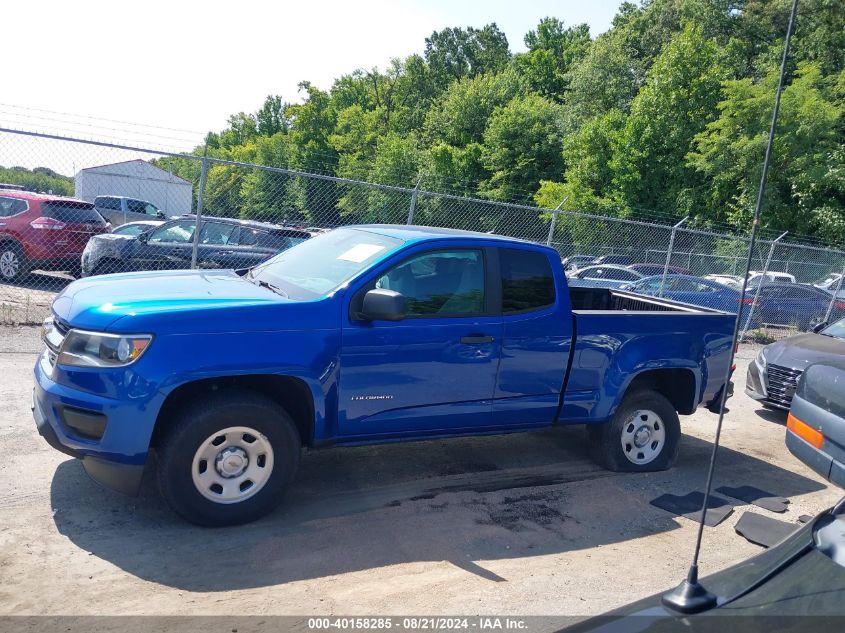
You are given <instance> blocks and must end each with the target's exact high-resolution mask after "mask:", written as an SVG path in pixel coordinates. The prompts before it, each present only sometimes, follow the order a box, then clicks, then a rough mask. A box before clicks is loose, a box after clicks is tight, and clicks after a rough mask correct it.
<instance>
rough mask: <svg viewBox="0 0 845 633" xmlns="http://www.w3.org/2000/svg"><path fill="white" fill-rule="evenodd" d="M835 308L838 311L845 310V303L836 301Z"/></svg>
mask: <svg viewBox="0 0 845 633" xmlns="http://www.w3.org/2000/svg"><path fill="white" fill-rule="evenodd" d="M833 307H834V308H836V309H837V310H845V301H834V302H833Z"/></svg>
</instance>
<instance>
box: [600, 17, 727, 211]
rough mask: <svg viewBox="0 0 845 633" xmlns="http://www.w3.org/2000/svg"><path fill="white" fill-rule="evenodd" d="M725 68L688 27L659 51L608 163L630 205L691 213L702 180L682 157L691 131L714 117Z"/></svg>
mask: <svg viewBox="0 0 845 633" xmlns="http://www.w3.org/2000/svg"><path fill="white" fill-rule="evenodd" d="M726 76H727V72H726V71H725V69H724V68H723V67H722V66H721V64H720V60H719V47H718V46H717V45H716V43H715V42H714V41H713V40H712V39H707V38H705V37H704V35H703V33H702V29H701V28H700V27H697V26H692V25H690V26H688V27H687V28H685V29H684V31H683V32H682V33H679V34H678V35H676V36H675V37H674V38H673V39H672V41H671V42H670V43H669V45H668V46H666V48H665V49H664V50H663V52H661V53H660V55H659V56H658V57H657V59H656V60H655V62H654V64H653V66H652V67H651V70H650V71H649V74H648V78H647V81H646V85H645V86H643V88H642V90H640V92H639V94H638V95H637V97H636V98H635V99H634V102H633V104H632V105H631V114H630V115H629V116H628V118H627V119H626V121H625V126H624V128H623V129H622V131H621V134H620V136H619V143H618V145H617V146H616V148H615V152H614V157H613V159H612V161H611V168H612V169H613V170H614V172H615V173H614V177H613V183H614V185H613V186H614V189H615V190H616V191H617V192H618V195H619V198H620V199H621V200H623V201H624V202H625V203H626V204H627V205H629V206H631V207H633V208H640V207H642V208H645V209H649V210H657V211H660V212H664V213H668V214H671V215H672V216H676V217H677V216H681V215H686V214H690V213H695V212H696V208H695V195H694V194H695V191H696V190H695V187H696V185H702V184H703V181H702V179H701V178H698V177H697V174H696V173H695V170H694V169H692V168H690V167H689V166H687V164H686V161H685V157H686V155H687V153H688V152H689V151H690V149H692V144H693V139H694V138H695V135H696V134H698V133H699V132H701V131H702V130H703V129H704V127H705V126H706V125H707V123H708V122H709V121H711V120H712V119H714V118H715V117H716V105H717V104H718V103H719V101H720V99H721V94H722V92H721V90H722V88H721V86H722V81H723V80H724V79H725V78H726Z"/></svg>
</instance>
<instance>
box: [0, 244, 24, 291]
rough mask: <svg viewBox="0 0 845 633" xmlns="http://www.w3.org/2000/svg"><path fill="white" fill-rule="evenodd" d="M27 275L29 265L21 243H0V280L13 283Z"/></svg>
mask: <svg viewBox="0 0 845 633" xmlns="http://www.w3.org/2000/svg"><path fill="white" fill-rule="evenodd" d="M15 263H16V266H15ZM28 276H29V265H28V263H27V261H26V256H25V255H24V252H23V248H21V245H20V244H18V243H16V242H3V243H2V244H0V281H2V282H5V283H14V282H16V281H22V280H24V279H26V278H27V277H28Z"/></svg>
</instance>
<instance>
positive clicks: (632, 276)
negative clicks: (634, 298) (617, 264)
mask: <svg viewBox="0 0 845 633" xmlns="http://www.w3.org/2000/svg"><path fill="white" fill-rule="evenodd" d="M604 278H605V279H615V280H617V281H636V280H637V279H642V277H640V276H639V275H638V274H637V273H635V272H631V271H630V270H623V269H621V268H607V269H605V273H604Z"/></svg>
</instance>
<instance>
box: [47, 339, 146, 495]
mask: <svg viewBox="0 0 845 633" xmlns="http://www.w3.org/2000/svg"><path fill="white" fill-rule="evenodd" d="M45 356H46V355H42V357H41V358H40V359H39V360H38V362H37V363H36V367H35V388H34V389H33V392H32V415H33V418H34V419H35V425H36V427H37V429H38V432H39V434H40V435H41V436H42V437H43V438H44V440H45V441H46V442H47V443H48V444H49V445H50V446H52V447H53V448H55V449H56V450H58V451H61V452H62V453H65V454H66V455H70V456H71V457H76V458H77V459H80V460H82V466H83V467H84V468H85V471H86V472H87V473H88V474H89V475H90V476H91V478H92V479H94V481H96V482H98V483H100V484H102V485H104V486H106V487H107V488H111V489H112V490H116V491H118V492H122V493H124V494H137V492H138V489H139V488H140V485H141V478H142V476H143V473H144V466H145V463H146V452H144V453H142V454H129V455H127V454H120V453H115V452H113V443H112V442H110V441H109V440H110V438H111V437H114V435H115V433H109V431H108V429H106V431H105V433H104V435H103V437H101V438H98V439H94V438H92V437H86V436H85V434H84V433H81V432H79V430H78V429H74V428H73V427H70V426H68V425H67V424H66V423H65V418H63V407H73V408H74V410H82V411H91V412H97V413H99V414H101V415H102V413H103V411H106V410H109V409H111V411H109V415H108V418H110V419H111V420H112V421H113V422H114V421H115V417H116V416H115V414H114V413H112V411H117V412H118V413H119V410H117V409H114V408H111V407H108V406H104V403H103V398H99V397H96V396H92V395H91V394H87V393H85V392H82V391H79V390H76V389H69V388H67V387H65V386H63V385H59V384H57V383H55V382H53V381H52V380H51V379H50V378H49V376H48V374H47V372H46V371H45V364H46V363H48V362H49V361H47V360H46V358H45ZM118 417H119V416H118ZM117 422H118V424H119V420H117Z"/></svg>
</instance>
